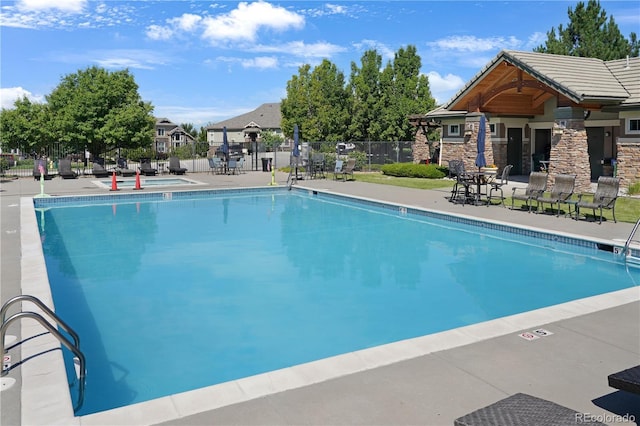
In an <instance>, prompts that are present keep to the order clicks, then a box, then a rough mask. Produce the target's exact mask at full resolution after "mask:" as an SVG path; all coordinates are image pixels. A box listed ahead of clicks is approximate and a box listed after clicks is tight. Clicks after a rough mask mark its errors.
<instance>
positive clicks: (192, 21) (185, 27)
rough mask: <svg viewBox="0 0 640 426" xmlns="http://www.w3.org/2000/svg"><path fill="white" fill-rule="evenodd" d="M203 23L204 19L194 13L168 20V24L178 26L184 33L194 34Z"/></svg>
mask: <svg viewBox="0 0 640 426" xmlns="http://www.w3.org/2000/svg"><path fill="white" fill-rule="evenodd" d="M200 21H202V17H201V16H198V15H194V14H192V13H185V14H183V15H182V16H180V17H178V18H172V19H168V20H167V22H168V23H169V24H170V25H172V26H177V27H178V28H180V29H181V30H182V31H187V32H192V31H195V30H196V29H197V28H198V24H199V23H200Z"/></svg>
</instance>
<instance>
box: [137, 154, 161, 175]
mask: <svg viewBox="0 0 640 426" xmlns="http://www.w3.org/2000/svg"><path fill="white" fill-rule="evenodd" d="M140 173H142V174H143V175H145V176H155V175H157V174H158V169H154V168H153V167H151V160H150V159H148V158H143V159H141V160H140Z"/></svg>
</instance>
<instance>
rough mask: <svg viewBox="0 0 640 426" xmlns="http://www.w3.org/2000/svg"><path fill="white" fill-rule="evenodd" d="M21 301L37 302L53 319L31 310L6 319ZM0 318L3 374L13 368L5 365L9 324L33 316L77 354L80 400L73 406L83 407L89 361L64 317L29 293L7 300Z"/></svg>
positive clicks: (76, 407) (78, 339)
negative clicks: (0, 320)
mask: <svg viewBox="0 0 640 426" xmlns="http://www.w3.org/2000/svg"><path fill="white" fill-rule="evenodd" d="M20 301H29V302H31V303H33V304H35V305H36V306H37V307H38V308H40V309H42V311H44V312H45V313H46V314H47V315H48V316H49V318H50V319H51V320H53V321H49V320H47V319H45V318H44V317H43V316H42V315H40V314H37V313H35V312H31V311H20V312H18V313H16V314H13V315H11V316H10V317H9V318H6V319H5V317H6V315H7V311H8V310H9V307H10V306H11V305H13V304H14V303H16V302H20ZM0 318H1V319H2V326H1V327H0V348H1V349H0V354H1V355H2V359H3V363H2V376H3V377H4V376H6V375H7V374H9V370H10V369H11V368H6V369H5V365H4V356H5V347H4V341H5V335H6V333H7V329H8V328H9V325H11V323H12V322H14V321H16V320H18V319H20V318H33V319H35V320H36V321H38V322H39V323H40V324H41V325H42V326H43V327H44V328H46V329H47V330H48V331H49V333H51V334H52V335H53V336H55V337H56V338H57V339H58V341H59V342H60V343H62V344H63V345H64V346H66V347H67V349H69V350H70V351H71V352H72V353H73V354H74V355H75V358H74V364H75V362H76V360H77V361H78V363H79V367H80V371H79V372H78V373H77V374H78V402H77V404H76V405H75V407H74V408H73V410H74V412H77V411H78V410H79V409H80V407H82V403H83V402H84V387H85V378H86V374H87V367H86V364H87V363H86V359H85V357H84V354H83V353H82V351H81V350H80V337H79V336H78V334H77V333H76V332H75V331H74V330H73V329H72V328H71V327H69V325H67V323H65V322H64V321H62V319H61V318H60V317H59V316H57V315H56V314H55V312H53V311H52V310H51V309H49V308H48V307H47V306H46V305H45V304H44V303H42V301H41V300H40V299H38V298H37V297H34V296H30V295H28V294H22V295H19V296H16V297H13V298H11V299H9V300H7V301H6V302H5V303H4V305H2V308H1V309H0ZM52 322H53V323H52ZM56 325H57V326H59V327H60V328H62V329H63V330H64V331H66V332H67V333H69V335H70V336H71V338H72V339H73V343H71V342H70V341H69V339H67V338H66V337H65V336H64V335H63V334H62V333H60V332H59V331H58V329H57V328H56ZM21 343H22V342H19V343H16V344H15V345H14V346H16V345H19V344H21Z"/></svg>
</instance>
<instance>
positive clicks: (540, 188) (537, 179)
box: [511, 172, 549, 213]
mask: <svg viewBox="0 0 640 426" xmlns="http://www.w3.org/2000/svg"><path fill="white" fill-rule="evenodd" d="M547 177H549V175H548V174H546V173H544V172H531V174H530V175H529V183H528V184H527V187H526V188H524V193H520V194H518V193H516V191H517V190H521V189H522V188H513V194H512V195H511V210H513V208H514V202H515V200H520V201H524V202H525V205H526V206H527V207H528V208H529V213H531V208H532V207H533V202H534V201H536V200H537V199H538V197H542V194H544V191H546V190H547ZM536 207H537V204H536Z"/></svg>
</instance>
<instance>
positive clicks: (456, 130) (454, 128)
mask: <svg viewBox="0 0 640 426" xmlns="http://www.w3.org/2000/svg"><path fill="white" fill-rule="evenodd" d="M449 136H460V125H459V124H449Z"/></svg>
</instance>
